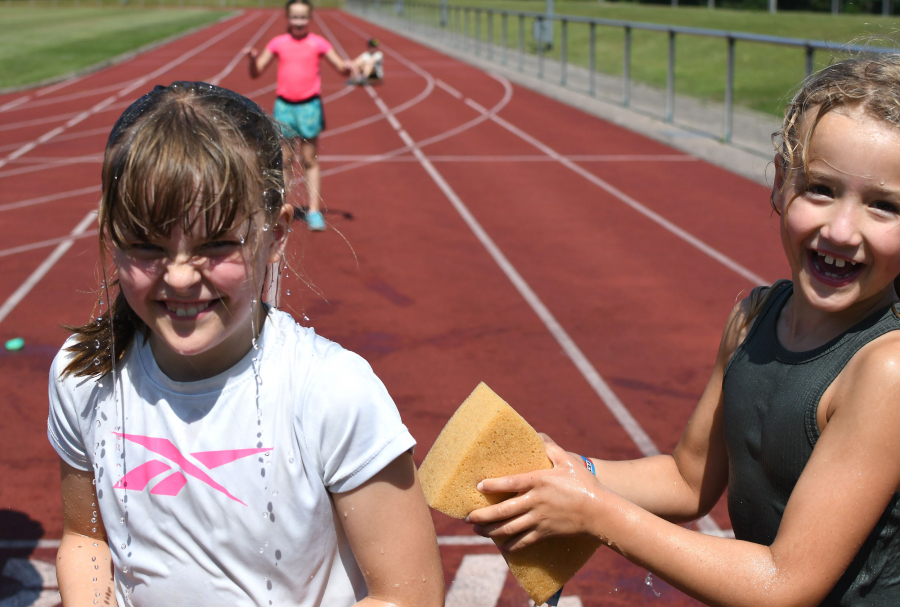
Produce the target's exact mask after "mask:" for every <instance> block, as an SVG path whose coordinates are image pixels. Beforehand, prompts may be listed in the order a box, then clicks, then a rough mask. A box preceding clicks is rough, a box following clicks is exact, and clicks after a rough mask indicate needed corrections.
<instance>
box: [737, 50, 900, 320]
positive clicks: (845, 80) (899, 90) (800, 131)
mask: <svg viewBox="0 0 900 607" xmlns="http://www.w3.org/2000/svg"><path fill="white" fill-rule="evenodd" d="M838 108H853V109H859V110H862V112H863V113H865V114H866V115H868V116H870V117H872V118H875V119H877V120H882V121H884V122H885V123H887V124H889V125H892V126H896V127H900V53H890V54H878V55H868V56H866V55H863V56H859V57H854V58H851V59H844V60H842V61H838V62H836V63H833V64H831V65H829V66H827V67H825V68H823V69H822V70H820V71H819V72H816V73H815V74H812V75H810V76H809V77H808V78H807V79H806V80H804V81H803V83H802V84H801V86H800V90H799V91H797V94H795V95H794V98H793V99H791V101H790V103H788V104H787V106H786V107H785V109H784V120H783V121H782V123H781V128H780V129H779V130H778V131H776V132H775V133H773V134H772V143H773V145H774V146H775V153H776V154H777V155H778V157H779V158H780V159H781V178H782V186H781V187H782V188H784V187H786V185H787V183H788V181H789V180H790V178H791V175H792V173H794V172H795V171H803V173H804V174H805V172H806V167H807V166H808V164H809V156H808V150H809V142H810V140H811V139H812V135H813V133H814V132H815V130H816V127H817V126H818V125H819V122H821V121H822V118H823V117H824V116H825V115H826V114H828V113H829V112H832V111H834V110H835V109H838ZM776 170H778V169H777V168H776ZM769 200H770V202H771V204H772V209H773V210H774V211H775V213H778V214H779V215H781V211H779V209H778V208H777V207H776V206H775V189H774V188H773V189H772V197H771V198H770V199H769ZM790 203H791V201H787V203H786V204H785V211H786V209H787V208H788V206H789V205H790ZM779 282H781V281H779ZM776 284H778V283H776ZM774 286H775V285H773V288H768V289H754V291H753V293H752V294H751V298H750V306H749V314H748V317H747V319H746V322H747V323H749V322H751V321H752V320H753V319H754V318H755V317H756V315H757V314H758V313H759V311H760V310H762V308H763V306H764V305H765V304H766V301H768V299H769V297H770V296H771V295H772V293H774V292H775V291H776V289H775V288H774ZM894 288H895V289H898V292H900V277H898V278H897V279H896V280H895V281H894Z"/></svg>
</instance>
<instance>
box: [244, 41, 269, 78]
mask: <svg viewBox="0 0 900 607" xmlns="http://www.w3.org/2000/svg"><path fill="white" fill-rule="evenodd" d="M244 54H245V55H247V58H248V59H249V60H250V77H251V78H259V77H260V76H261V75H262V73H263V72H265V71H266V69H267V68H268V67H269V65H270V64H271V63H272V59H274V58H275V54H274V53H273V52H272V51H270V50H269V49H267V48H265V49H263V52H262V53H260V52H259V51H258V50H256V49H255V48H249V47H248V48H245V49H244Z"/></svg>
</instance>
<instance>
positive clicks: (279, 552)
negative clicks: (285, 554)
mask: <svg viewBox="0 0 900 607" xmlns="http://www.w3.org/2000/svg"><path fill="white" fill-rule="evenodd" d="M275 560H276V561H280V560H281V550H276V551H275Z"/></svg>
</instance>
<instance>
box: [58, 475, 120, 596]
mask: <svg viewBox="0 0 900 607" xmlns="http://www.w3.org/2000/svg"><path fill="white" fill-rule="evenodd" d="M59 467H60V477H61V480H62V499H63V536H62V541H61V542H60V545H59V551H58V552H57V555H56V577H57V579H58V580H59V593H60V596H61V597H62V604H63V606H64V607H79V606H81V605H84V606H85V607H94V606H95V605H103V606H110V605H113V606H114V605H116V591H115V584H114V582H113V566H112V557H111V556H110V553H109V545H108V544H107V541H106V528H105V527H104V526H103V521H102V520H101V519H100V516H99V514H98V512H99V508H98V507H97V493H96V491H95V489H94V484H93V480H94V474H93V473H92V472H84V471H82V470H77V469H75V468H73V467H72V466H70V465H69V464H67V463H65V462H64V461H62V460H60V462H59ZM91 519H95V522H92V521H91ZM94 580H96V581H94ZM95 600H96V601H97V602H95Z"/></svg>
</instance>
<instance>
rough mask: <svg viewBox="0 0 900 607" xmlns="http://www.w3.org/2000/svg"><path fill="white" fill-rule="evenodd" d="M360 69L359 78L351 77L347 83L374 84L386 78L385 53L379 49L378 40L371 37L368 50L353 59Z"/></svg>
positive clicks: (367, 45)
mask: <svg viewBox="0 0 900 607" xmlns="http://www.w3.org/2000/svg"><path fill="white" fill-rule="evenodd" d="M353 65H355V66H356V69H357V70H358V71H359V77H358V78H351V79H350V80H348V81H347V84H374V83H376V82H381V81H382V80H384V53H382V52H381V51H380V50H379V49H378V40H377V39H375V38H371V39H369V42H368V43H367V44H366V51H365V52H364V53H362V54H361V55H360V56H359V57H357V58H356V59H354V60H353Z"/></svg>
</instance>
